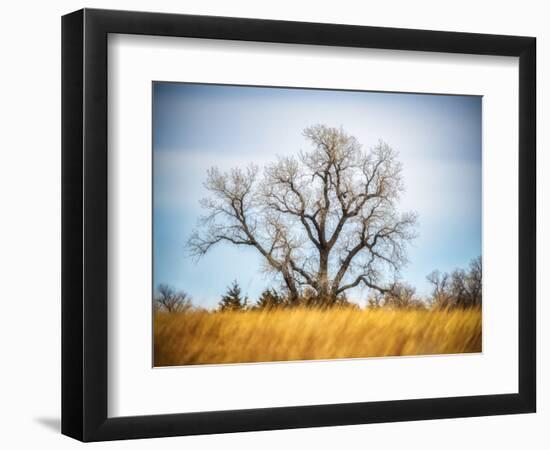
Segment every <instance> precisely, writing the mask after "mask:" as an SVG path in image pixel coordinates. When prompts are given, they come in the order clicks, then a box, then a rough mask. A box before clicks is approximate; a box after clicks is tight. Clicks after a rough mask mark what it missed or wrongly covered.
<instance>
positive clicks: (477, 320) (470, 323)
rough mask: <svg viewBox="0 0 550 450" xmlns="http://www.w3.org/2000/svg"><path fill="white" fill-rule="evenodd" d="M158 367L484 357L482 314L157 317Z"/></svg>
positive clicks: (291, 312) (290, 312) (292, 312)
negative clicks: (465, 355) (453, 355)
mask: <svg viewBox="0 0 550 450" xmlns="http://www.w3.org/2000/svg"><path fill="white" fill-rule="evenodd" d="M154 349H155V353H154V354H155V366H173V365H188V364H224V363H245V362H260V361H292V360H312V359H335V358H366V357H374V356H400V355H428V354H446V353H475V352H480V351H481V310H480V309H469V310H452V311H441V310H434V311H430V310H389V309H383V308H381V309H366V310H359V309H351V308H343V309H331V310H311V309H284V310H272V311H254V310H252V311H242V312H230V311H228V312H207V311H189V312H184V313H177V314H168V313H161V312H158V313H156V314H155V318H154Z"/></svg>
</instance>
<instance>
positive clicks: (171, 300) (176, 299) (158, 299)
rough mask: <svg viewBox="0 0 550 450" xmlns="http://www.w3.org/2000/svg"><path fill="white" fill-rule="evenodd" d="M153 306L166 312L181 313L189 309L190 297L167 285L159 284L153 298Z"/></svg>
mask: <svg viewBox="0 0 550 450" xmlns="http://www.w3.org/2000/svg"><path fill="white" fill-rule="evenodd" d="M154 301H155V306H156V307H157V308H159V309H161V310H164V311H166V312H169V313H172V312H182V311H186V310H188V309H190V308H191V297H189V295H188V294H187V293H186V292H184V291H176V290H175V289H174V288H172V287H171V286H168V285H167V284H159V285H158V287H157V292H156V293H155V296H154Z"/></svg>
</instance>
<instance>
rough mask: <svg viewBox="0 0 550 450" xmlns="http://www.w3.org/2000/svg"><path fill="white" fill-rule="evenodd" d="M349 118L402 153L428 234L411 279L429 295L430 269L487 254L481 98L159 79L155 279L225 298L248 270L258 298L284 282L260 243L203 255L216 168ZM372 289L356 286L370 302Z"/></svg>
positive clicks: (289, 148) (297, 142)
mask: <svg viewBox="0 0 550 450" xmlns="http://www.w3.org/2000/svg"><path fill="white" fill-rule="evenodd" d="M316 123H322V124H326V125H328V126H332V127H340V126H342V127H343V128H344V129H345V130H346V131H347V132H348V133H350V134H352V135H354V136H355V137H356V138H357V139H358V140H359V142H361V143H362V144H363V146H364V147H365V148H369V147H372V146H373V145H375V144H376V143H377V142H378V141H379V140H380V139H381V140H383V141H385V142H387V143H388V144H389V145H390V146H392V147H393V148H394V149H396V150H397V151H398V152H399V156H400V160H401V162H402V163H403V178H404V183H405V187H406V192H405V193H404V194H403V196H402V198H401V202H400V209H401V210H403V211H408V210H414V211H416V212H417V213H418V216H419V220H418V224H419V225H418V229H417V231H418V234H419V236H418V238H417V239H415V240H414V241H413V242H412V244H411V245H410V246H409V251H408V256H409V264H408V265H407V266H406V267H405V268H404V269H403V270H402V271H401V278H402V279H403V280H404V281H407V282H409V283H410V284H412V285H413V286H415V287H416V288H417V292H418V293H419V294H421V295H425V294H428V292H429V285H428V283H427V281H426V275H427V274H428V273H429V272H431V271H432V270H433V269H439V270H441V271H449V270H452V269H453V268H455V267H465V266H467V264H468V262H469V260H470V259H472V258H474V257H476V256H479V255H481V97H477V96H451V95H427V94H403V93H379V92H357V91H354V92H351V91H336V90H312V89H286V88H265V87H243V86H221V85H201V84H185V83H164V82H162V83H161V82H155V83H154V84H153V162H154V178H153V184H154V196H153V224H154V232H153V254H154V267H153V279H154V284H155V286H156V285H157V284H158V283H168V284H171V285H173V286H174V287H176V288H178V289H183V290H185V291H186V292H188V293H189V294H190V295H191V296H192V297H193V301H194V303H196V304H200V305H203V306H206V307H213V306H215V305H216V304H217V302H218V301H219V298H220V296H221V294H222V293H223V292H224V291H225V289H226V287H227V286H228V285H229V284H230V283H231V282H232V280H234V279H236V280H238V281H239V283H240V284H241V287H242V289H243V291H244V293H246V294H247V295H248V296H249V297H250V298H251V299H256V298H257V297H258V295H259V293H260V292H261V291H262V290H263V289H264V288H265V287H266V286H269V285H271V284H273V283H272V280H270V279H269V278H266V276H265V275H264V274H262V273H261V271H260V270H259V267H260V263H261V259H260V256H259V255H258V254H257V253H256V252H255V250H254V249H251V248H243V247H239V248H237V247H234V246H230V245H223V244H222V245H220V246H218V247H216V248H214V249H213V250H212V251H211V252H210V253H209V254H208V255H206V256H205V257H204V258H202V259H201V260H200V261H199V262H196V261H195V260H193V259H191V258H190V257H189V255H188V252H187V249H186V242H187V240H188V239H189V236H190V234H191V232H192V231H193V229H194V228H196V225H197V220H198V217H199V216H200V215H201V214H202V212H203V211H202V210H201V208H200V205H199V200H200V199H201V198H202V197H205V196H206V195H207V191H206V189H205V188H204V186H203V182H204V180H205V176H206V171H207V169H208V168H210V167H212V166H217V167H219V168H220V169H222V170H227V169H230V168H231V167H238V166H240V167H243V166H245V165H247V164H248V163H251V162H253V163H256V164H258V165H259V166H262V165H264V164H265V163H269V162H271V161H273V160H274V159H275V157H276V155H280V156H286V155H295V154H297V152H298V151H299V150H300V149H303V150H307V149H308V148H309V147H308V143H307V142H306V141H305V139H304V138H303V136H302V131H303V129H304V128H306V127H308V126H310V125H313V124H316ZM367 295H368V292H367V291H366V290H359V289H358V290H355V291H354V292H353V298H354V299H355V300H357V301H358V302H363V301H365V299H366V297H367Z"/></svg>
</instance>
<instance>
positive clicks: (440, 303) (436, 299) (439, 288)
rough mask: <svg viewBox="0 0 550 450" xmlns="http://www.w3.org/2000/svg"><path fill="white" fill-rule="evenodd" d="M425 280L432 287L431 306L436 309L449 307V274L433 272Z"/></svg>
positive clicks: (450, 298)
mask: <svg viewBox="0 0 550 450" xmlns="http://www.w3.org/2000/svg"><path fill="white" fill-rule="evenodd" d="M426 279H427V280H428V282H429V283H430V284H431V285H432V299H431V302H432V306H434V307H436V308H445V307H447V306H450V303H451V302H452V300H453V299H452V295H451V293H450V291H449V274H447V273H441V272H440V271H439V270H434V271H433V272H432V273H430V274H429V275H428V276H427V277H426Z"/></svg>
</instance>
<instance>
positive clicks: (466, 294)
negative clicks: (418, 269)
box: [427, 257, 482, 308]
mask: <svg viewBox="0 0 550 450" xmlns="http://www.w3.org/2000/svg"><path fill="white" fill-rule="evenodd" d="M427 280H428V281H429V282H430V283H431V284H432V304H433V306H435V307H441V308H450V307H460V308H467V307H472V306H479V305H481V303H482V265H481V257H477V258H475V259H473V260H472V261H470V265H469V268H468V270H464V269H455V270H453V271H452V272H451V273H450V274H449V273H443V274H442V273H440V272H439V271H438V270H435V271H433V272H432V273H431V274H429V275H428V276H427Z"/></svg>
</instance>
